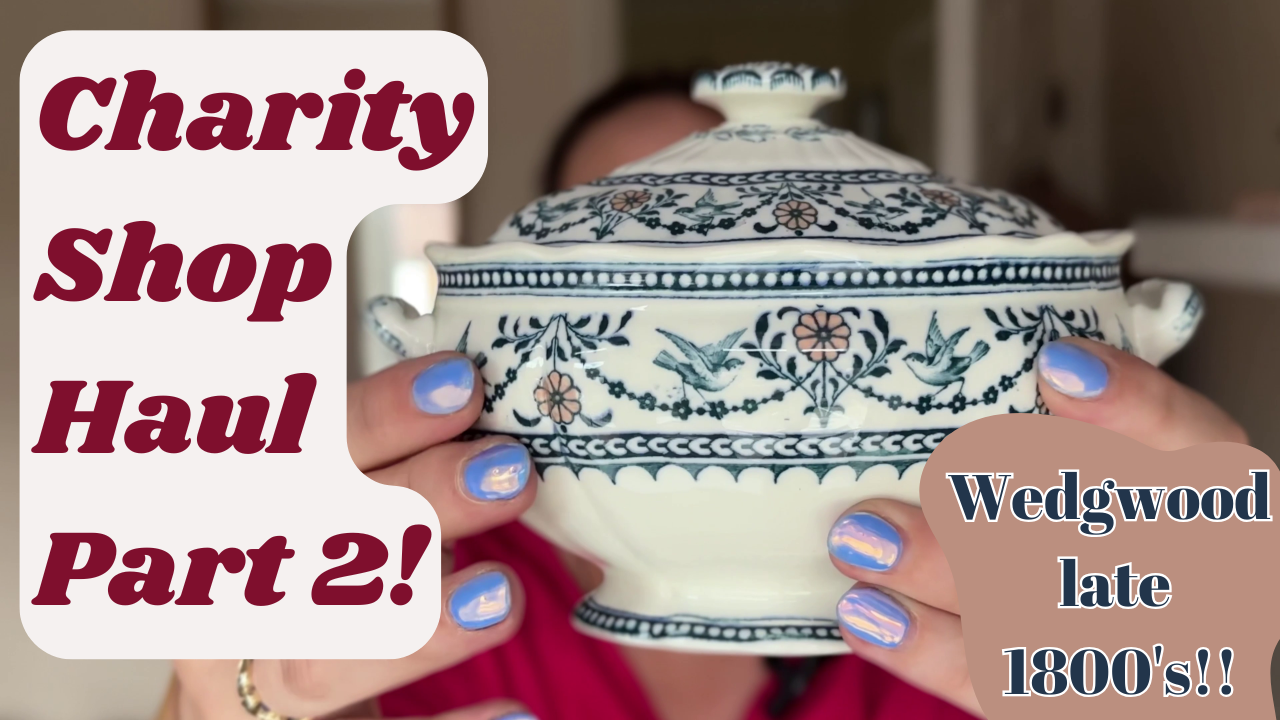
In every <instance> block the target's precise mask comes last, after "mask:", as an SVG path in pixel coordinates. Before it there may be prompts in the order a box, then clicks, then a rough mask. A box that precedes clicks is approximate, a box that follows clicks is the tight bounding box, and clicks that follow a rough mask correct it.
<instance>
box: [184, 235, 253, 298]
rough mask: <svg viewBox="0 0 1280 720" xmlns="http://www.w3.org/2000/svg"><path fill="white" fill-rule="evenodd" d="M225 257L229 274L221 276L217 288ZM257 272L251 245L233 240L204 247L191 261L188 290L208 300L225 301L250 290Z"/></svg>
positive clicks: (188, 270) (188, 271)
mask: <svg viewBox="0 0 1280 720" xmlns="http://www.w3.org/2000/svg"><path fill="white" fill-rule="evenodd" d="M224 257H225V258H226V259H227V274H226V275H225V276H224V277H223V279H222V287H220V288H214V283H215V282H216V281H217V279H218V268H219V267H221V266H222V259H223V258H224ZM257 271H258V261H257V259H256V258H254V256H253V251H252V250H250V249H249V248H247V247H244V246H243V245H234V244H230V243H224V244H222V245H214V246H212V247H207V248H205V249H204V250H201V251H200V254H199V255H196V257H195V259H194V260H192V261H191V267H190V268H188V269H187V289H188V290H190V291H191V294H192V295H194V296H195V297H196V298H197V299H200V300H204V301H205V302H226V301H228V300H232V299H234V298H238V297H240V295H242V294H243V293H244V291H245V290H248V289H249V286H250V285H252V284H253V276H254V273H256V272H257Z"/></svg>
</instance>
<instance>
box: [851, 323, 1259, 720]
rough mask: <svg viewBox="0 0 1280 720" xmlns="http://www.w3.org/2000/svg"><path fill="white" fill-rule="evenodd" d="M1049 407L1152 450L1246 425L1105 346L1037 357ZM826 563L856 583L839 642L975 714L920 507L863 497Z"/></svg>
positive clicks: (939, 564) (939, 561) (1071, 346)
mask: <svg viewBox="0 0 1280 720" xmlns="http://www.w3.org/2000/svg"><path fill="white" fill-rule="evenodd" d="M1037 364H1038V370H1039V374H1040V381H1039V382H1040V392H1041V394H1042V396H1043V398H1044V401H1045V404H1046V405H1047V406H1048V407H1049V410H1050V411H1051V412H1052V413H1053V414H1054V415H1057V416H1059V417H1066V418H1072V419H1074V420H1081V421H1084V422H1087V423H1092V424H1094V425H1098V426H1099V427H1104V428H1107V429H1109V430H1114V431H1116V432H1118V433H1121V434H1122V435H1127V436H1128V437H1130V438H1133V439H1134V440H1138V441H1139V442H1142V443H1145V444H1147V445H1150V446H1151V447H1153V448H1156V449H1158V450H1178V449H1181V448H1184V447H1188V446H1191V445H1196V444H1199V443H1208V442H1237V443H1247V442H1248V438H1247V437H1246V436H1245V433H1244V430H1242V429H1241V428H1240V426H1239V425H1238V424H1237V423H1236V422H1235V421H1234V420H1232V419H1231V418H1230V417H1229V416H1228V415H1227V414H1226V413H1224V412H1223V411H1222V410H1221V409H1220V408H1218V407H1217V406H1216V405H1214V404H1213V403H1211V402H1209V401H1208V400H1207V399H1205V398H1204V397H1203V396H1202V395H1200V394H1199V393H1196V392H1195V391H1193V390H1191V389H1189V388H1186V387H1184V386H1182V385H1179V384H1178V383H1177V382H1175V381H1174V380H1173V379H1172V378H1170V377H1169V376H1168V375H1166V374H1164V373H1163V372H1161V371H1160V370H1158V369H1156V368H1155V367H1153V366H1151V365H1150V364H1148V363H1146V362H1144V361H1142V360H1139V359H1138V358H1136V357H1134V356H1132V355H1130V354H1128V353H1125V352H1122V351H1120V350H1117V349H1115V348H1112V347H1110V346H1107V345H1103V344H1101V343H1097V342H1092V341H1088V340H1080V339H1076V338H1071V339H1067V340H1060V341H1057V342H1052V343H1049V344H1048V345H1046V346H1045V347H1044V349H1043V350H1041V352H1040V357H1039V360H1038V363H1037ZM828 547H829V548H830V551H831V558H832V561H833V562H834V563H835V565H836V567H837V568H839V569H840V571H841V572H843V573H844V574H845V575H848V576H849V577H850V578H853V579H854V580H857V581H858V583H859V584H858V585H857V586H855V587H854V588H853V589H852V590H850V591H849V592H848V593H846V594H845V596H844V597H843V598H841V600H840V604H839V608H838V611H839V616H840V624H841V630H842V632H843V634H844V639H845V642H847V643H848V644H849V646H850V647H851V648H853V651H854V652H855V653H857V654H858V655H861V656H862V657H864V658H866V659H867V660H870V661H871V662H873V663H875V664H877V665H880V666H881V667H883V668H885V669H887V670H889V671H890V672H892V673H894V674H896V675H898V676H899V677H901V678H902V679H904V680H906V681H907V682H910V683H912V684H913V685H916V686H917V687H920V688H921V689H923V690H926V691H928V692H930V693H932V694H934V695H937V696H938V697H941V698H943V699H945V700H947V701H948V702H951V703H952V704H954V705H957V706H959V707H961V708H963V709H965V710H967V711H968V712H970V713H973V714H975V715H981V713H982V710H981V709H980V708H979V707H978V701H977V698H976V697H975V695H974V692H973V684H972V683H971V681H970V679H969V667H968V663H967V662H966V660H965V655H964V639H963V637H962V635H961V632H960V614H959V613H960V607H959V601H958V600H957V597H956V587H955V580H954V578H953V577H952V576H951V568H950V567H949V566H948V565H947V558H946V556H945V555H943V553H942V548H941V547H939V545H938V541H937V539H936V538H934V536H933V532H932V531H931V530H930V529H929V526H928V524H927V523H926V522H925V518H924V512H923V511H921V509H920V508H918V507H915V506H913V505H907V504H905V503H901V502H896V501H892V500H869V501H867V502H864V503H860V504H858V505H856V506H854V507H853V508H850V509H849V511H848V512H847V513H846V514H845V515H844V516H842V517H841V518H840V520H839V521H837V522H836V525H835V527H834V528H832V530H831V534H830V537H829V542H828Z"/></svg>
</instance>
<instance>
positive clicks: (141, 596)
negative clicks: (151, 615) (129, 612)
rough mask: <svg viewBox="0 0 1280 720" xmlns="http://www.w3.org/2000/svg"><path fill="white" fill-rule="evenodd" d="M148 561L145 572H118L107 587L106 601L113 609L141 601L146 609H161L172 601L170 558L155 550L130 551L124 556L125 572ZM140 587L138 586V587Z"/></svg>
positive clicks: (171, 559)
mask: <svg viewBox="0 0 1280 720" xmlns="http://www.w3.org/2000/svg"><path fill="white" fill-rule="evenodd" d="M148 559H150V560H151V563H150V564H149V565H148V566H147V571H146V572H122V573H120V574H119V575H116V576H115V577H113V578H111V582H109V583H107V597H109V598H111V602H113V603H115V604H117V605H133V604H134V603H136V602H138V601H139V600H145V601H146V603H147V604H148V605H164V604H165V603H167V602H169V601H170V600H172V599H173V590H170V589H169V586H170V585H171V584H172V583H173V556H171V555H170V554H169V553H167V552H165V551H163V550H159V549H156V548H134V549H133V550H130V551H128V552H126V553H125V554H124V557H123V558H122V561H123V562H124V566H125V567H128V568H134V569H137V568H140V567H142V565H143V563H145V562H147V560H148ZM139 583H141V586H139Z"/></svg>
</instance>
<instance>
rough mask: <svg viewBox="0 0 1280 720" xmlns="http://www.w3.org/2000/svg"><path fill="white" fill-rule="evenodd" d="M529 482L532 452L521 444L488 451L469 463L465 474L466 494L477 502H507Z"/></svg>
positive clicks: (473, 458)
mask: <svg viewBox="0 0 1280 720" xmlns="http://www.w3.org/2000/svg"><path fill="white" fill-rule="evenodd" d="M528 480H529V451H528V450H526V449H525V447H524V445H521V444H520V443H518V442H517V443H505V444H502V445H494V446H493V447H490V448H486V449H485V450H482V451H481V452H479V453H476V455H475V456H474V457H472V458H471V459H470V460H468V461H467V466H466V469H465V470H463V472H462V481H463V485H464V486H466V488H467V493H468V494H470V495H471V497H473V498H475V499H477V500H508V499H510V498H513V497H515V496H516V495H519V494H520V491H521V490H524V485H525V483H526V482H528Z"/></svg>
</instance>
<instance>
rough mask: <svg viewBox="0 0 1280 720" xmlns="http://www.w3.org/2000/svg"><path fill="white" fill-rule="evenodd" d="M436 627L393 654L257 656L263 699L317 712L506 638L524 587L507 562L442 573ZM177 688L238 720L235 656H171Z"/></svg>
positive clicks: (306, 713) (290, 710)
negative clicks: (407, 650) (405, 651)
mask: <svg viewBox="0 0 1280 720" xmlns="http://www.w3.org/2000/svg"><path fill="white" fill-rule="evenodd" d="M442 597H443V601H442V603H441V610H440V625H439V627H438V628H436V632H435V634H434V635H432V637H431V640H430V641H429V642H427V644H425V645H423V646H422V648H420V649H419V650H417V651H416V652H414V653H412V654H410V655H408V656H407V657H403V658H399V659H396V660H257V661H255V662H254V666H253V680H254V685H255V686H256V687H257V690H258V694H259V696H260V697H261V699H262V701H263V702H264V703H266V704H267V706H268V707H270V708H271V709H272V710H274V711H275V712H278V713H280V714H281V715H284V716H286V717H319V716H322V715H326V714H329V713H332V712H334V711H336V710H340V709H342V708H349V707H352V706H354V705H357V704H359V703H364V702H365V701H367V700H369V699H370V698H376V697H377V696H379V695H381V694H382V693H384V692H387V691H388V690H391V689H393V688H396V687H399V686H401V685H404V684H406V683H409V682H412V681H413V680H416V679H418V678H420V677H422V676H424V675H430V674H432V673H436V672H439V671H441V670H444V669H445V668H448V667H451V666H453V665H456V664H458V663H459V662H462V661H463V660H466V659H467V658H469V657H472V656H474V655H477V654H479V653H482V652H484V651H485V650H488V649H490V648H492V647H494V646H496V645H499V644H501V643H503V642H506V641H507V640H508V639H510V638H511V636H512V635H513V634H515V632H516V630H517V629H518V628H519V627H520V621H521V619H522V617H523V615H524V593H523V591H522V589H521V587H520V584H519V582H518V581H517V580H516V578H515V576H514V574H513V573H512V572H511V570H510V568H507V567H505V566H503V565H499V564H497V563H477V564H476V565H473V566H470V567H468V568H466V569H464V570H461V571H459V572H457V573H454V574H453V575H450V576H448V577H446V578H444V582H443V595H442ZM174 665H175V670H176V672H177V674H178V678H179V681H180V683H181V685H182V693H183V695H184V696H187V698H189V700H190V703H189V704H191V705H194V706H195V707H197V708H199V711H198V714H197V715H194V717H199V718H201V719H202V720H221V718H227V719H228V720H231V719H232V718H236V719H237V720H239V719H241V718H244V717H245V715H244V709H243V708H241V707H240V699H239V696H238V695H237V693H236V663H235V662H234V661H211V660H194V661H179V662H175V663H174Z"/></svg>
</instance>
